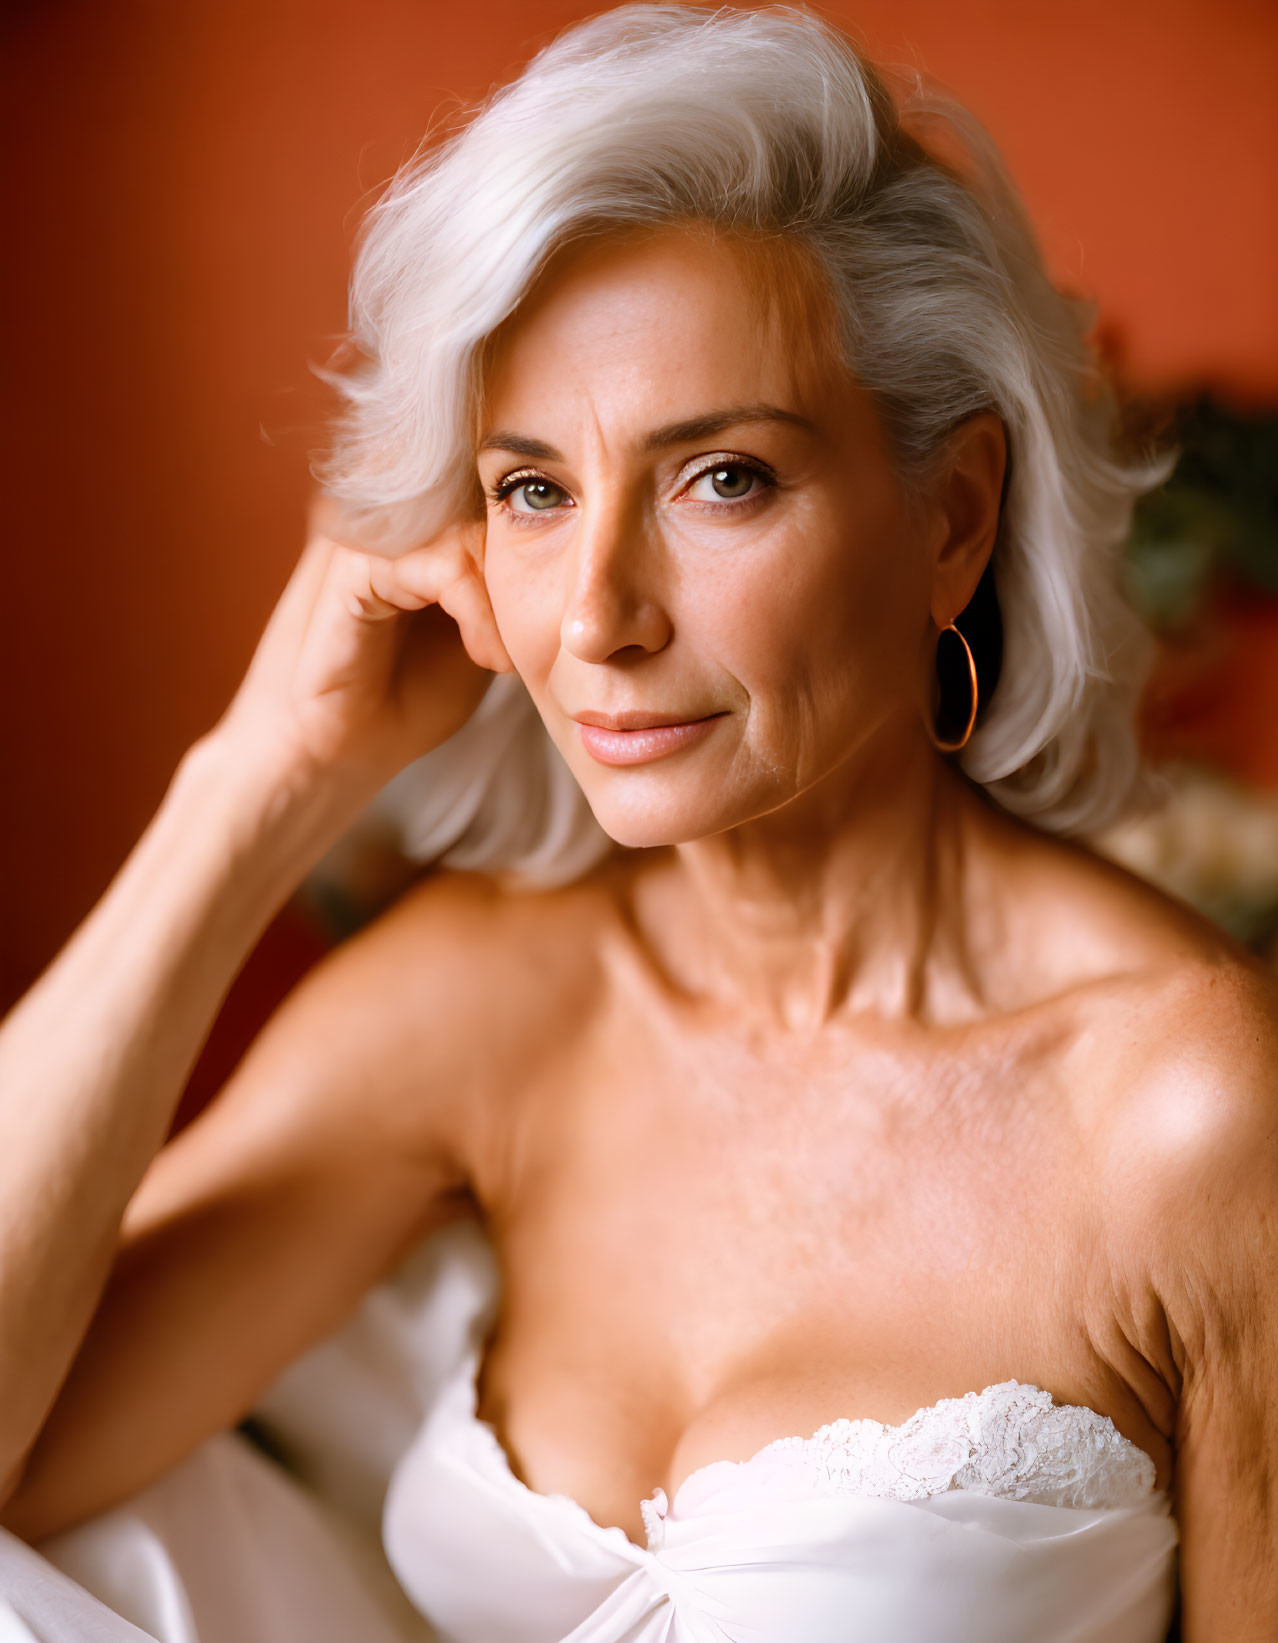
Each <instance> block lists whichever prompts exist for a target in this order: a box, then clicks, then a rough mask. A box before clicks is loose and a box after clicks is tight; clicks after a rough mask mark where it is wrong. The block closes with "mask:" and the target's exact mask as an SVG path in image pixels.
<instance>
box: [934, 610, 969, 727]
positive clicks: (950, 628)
mask: <svg viewBox="0 0 1278 1643" xmlns="http://www.w3.org/2000/svg"><path fill="white" fill-rule="evenodd" d="M947 633H953V634H956V635H957V636H958V639H959V641H960V642H961V643H962V646H963V649H964V651H965V652H966V658H967V677H968V691H969V694H970V696H971V707H970V709H969V710H968V715H967V725H966V726H965V728H964V731H963V734H962V735H961V736H960V737H959V739H958V740H957V741H945V740H941V739H939V738H938V737H937V734H936V707H937V704H938V703H939V701H940V700H941V697H942V695H943V692H942V690H941V681H940V677H939V673H938V674H937V675H935V676H934V679H933V685H934V690H933V697H934V700H933V705H932V724H931V725H930V726H929V730H930V732H931V736H932V745H933V747H935V748H936V749H937V751H938V752H941V753H957V752H958V750H959V748H961V747H965V746H966V745H967V739H968V737H969V736H970V735H971V734H972V726H973V725H974V724H975V723H976V704H977V698H978V692H977V686H976V658H975V657H974V656H973V655H972V647H971V645H969V644H968V642H967V640H966V639H964V637H963V635H962V634H961V633H959V630H958V628H956V627H955V625H954V623H953V622H947V623H946V624H945V626H944V627H943V628H942V629H941V631H940V633H939V634H938V635H937V638H936V653H937V660H938V662H939V660H940V654H941V639H942V638H943V637H944V635H945V634H947Z"/></svg>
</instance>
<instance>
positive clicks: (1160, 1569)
mask: <svg viewBox="0 0 1278 1643" xmlns="http://www.w3.org/2000/svg"><path fill="white" fill-rule="evenodd" d="M496 1301H497V1270H496V1264H495V1261H494V1259H493V1255H492V1250H491V1246H490V1245H489V1243H488V1240H487V1239H486V1237H485V1236H484V1235H483V1233H482V1231H481V1230H480V1228H479V1227H478V1225H477V1223H475V1222H474V1221H473V1220H471V1219H469V1218H467V1219H464V1220H461V1221H458V1222H455V1223H453V1224H452V1225H450V1226H448V1227H445V1228H442V1229H441V1230H440V1231H439V1232H438V1233H436V1234H435V1235H434V1237H433V1238H431V1239H430V1240H428V1241H427V1243H426V1244H425V1245H423V1246H422V1248H421V1249H420V1250H419V1251H417V1252H416V1253H415V1254H414V1256H413V1257H412V1258H411V1259H410V1260H409V1261H408V1262H406V1263H405V1265H404V1266H403V1267H402V1268H401V1269H400V1271H399V1272H398V1273H397V1274H396V1275H395V1276H394V1277H393V1278H392V1279H391V1280H389V1281H388V1282H387V1283H385V1284H383V1285H380V1286H379V1287H378V1289H376V1290H374V1291H373V1292H372V1293H371V1294H370V1295H369V1296H367V1297H366V1298H365V1301H364V1302H363V1304H362V1305H361V1307H360V1308H359V1309H358V1311H357V1312H356V1314H355V1315H354V1316H353V1317H352V1319H351V1320H350V1322H349V1323H348V1324H347V1325H346V1326H345V1327H344V1328H343V1329H342V1330H340V1331H339V1332H338V1333H337V1334H336V1335H335V1336H334V1337H333V1338H332V1339H330V1340H329V1341H326V1342H324V1343H323V1344H322V1345H320V1346H319V1347H317V1348H316V1349H315V1350H314V1351H313V1352H311V1353H308V1354H307V1355H306V1356H305V1357H304V1358H302V1359H301V1360H299V1361H298V1362H297V1363H296V1364H294V1365H293V1366H292V1367H291V1368H290V1369H289V1370H288V1371H287V1372H286V1374H285V1375H283V1376H281V1377H280V1379H279V1381H278V1382H277V1383H276V1385H275V1386H274V1387H272V1388H271V1390H270V1392H269V1393H268V1394H267V1396H266V1397H265V1398H264V1399H263V1400H262V1401H261V1403H260V1405H259V1408H258V1411H257V1415H258V1419H259V1422H260V1424H261V1425H262V1426H263V1427H264V1428H265V1435H266V1436H267V1437H268V1439H269V1441H270V1444H271V1446H272V1448H273V1449H274V1450H275V1451H276V1452H277V1453H279V1455H280V1456H281V1458H282V1459H283V1461H284V1462H285V1464H286V1465H287V1467H288V1471H285V1470H284V1469H283V1468H282V1467H281V1466H278V1465H276V1463H275V1462H274V1461H271V1460H268V1459H267V1458H266V1457H265V1456H264V1455H262V1454H261V1453H259V1452H258V1451H257V1450H256V1449H255V1448H254V1447H253V1446H252V1445H251V1444H249V1443H248V1441H247V1440H246V1439H245V1438H244V1437H243V1436H241V1435H240V1434H238V1433H223V1434H219V1435H218V1436H216V1437H215V1438H213V1439H210V1440H209V1442H208V1443H206V1444H205V1445H202V1446H201V1448H200V1449H199V1450H198V1451H197V1452H196V1453H195V1454H194V1455H192V1456H191V1457H189V1458H188V1460H187V1461H185V1462H183V1463H182V1464H181V1465H180V1466H178V1467H175V1468H173V1470H172V1471H171V1472H170V1473H168V1474H166V1475H165V1477H163V1478H161V1479H159V1480H157V1482H156V1483H155V1484H153V1485H151V1486H150V1488H149V1489H147V1490H144V1491H142V1492H141V1494H139V1495H137V1496H135V1497H134V1498H133V1499H131V1500H129V1501H126V1502H124V1503H122V1504H121V1505H120V1506H119V1507H117V1508H115V1509H114V1510H113V1511H112V1512H108V1513H103V1514H101V1515H100V1516H99V1517H97V1518H94V1519H91V1520H90V1521H89V1522H88V1523H85V1524H82V1525H80V1526H79V1527H78V1528H75V1529H72V1530H70V1531H67V1532H66V1533H65V1534H63V1535H60V1536H55V1537H52V1538H51V1539H50V1540H48V1541H45V1542H42V1543H41V1545H40V1546H39V1547H38V1548H37V1549H36V1550H32V1549H31V1548H29V1547H26V1546H23V1545H22V1543H21V1542H19V1541H17V1540H16V1539H15V1538H14V1537H13V1536H12V1535H6V1534H4V1532H3V1531H0V1594H3V1598H2V1600H0V1643H150V1640H152V1639H158V1640H159V1643H297V1640H300V1639H305V1640H306V1643H426V1640H427V1639H434V1638H439V1639H441V1640H443V1643H799V1640H800V1639H801V1640H802V1643H1027V1640H1028V1639H1030V1638H1032V1639H1034V1643H1163V1639H1164V1637H1165V1633H1166V1629H1167V1625H1168V1623H1169V1620H1170V1615H1171V1610H1172V1604H1173V1600H1174V1593H1175V1552H1176V1544H1177V1528H1176V1524H1175V1522H1174V1520H1173V1519H1172V1518H1171V1516H1170V1515H1169V1511H1168V1503H1167V1499H1166V1496H1165V1495H1163V1494H1161V1493H1156V1492H1154V1491H1153V1490H1152V1489H1150V1488H1148V1487H1147V1486H1148V1483H1149V1469H1148V1465H1147V1464H1143V1463H1142V1461H1141V1458H1140V1451H1138V1450H1136V1449H1135V1447H1134V1446H1131V1445H1126V1440H1122V1439H1121V1437H1120V1438H1119V1439H1118V1441H1117V1442H1116V1441H1115V1434H1114V1433H1113V1431H1112V1430H1109V1429H1108V1428H1109V1427H1110V1426H1112V1423H1105V1422H1103V1420H1101V1419H1100V1418H1099V1417H1096V1416H1095V1415H1094V1414H1092V1413H1091V1412H1090V1411H1085V1410H1079V1411H1075V1412H1074V1413H1073V1414H1072V1415H1071V1414H1069V1413H1068V1412H1067V1411H1059V1410H1057V1411H1051V1410H1047V1409H1044V1408H1043V1407H1042V1402H1041V1398H1040V1399H1039V1400H1038V1401H1036V1400H1035V1399H1033V1398H1032V1397H1031V1398H1029V1399H1028V1400H1026V1399H1024V1398H1022V1397H1020V1396H1019V1394H1018V1395H1017V1396H1015V1397H1013V1396H1011V1395H1010V1394H1009V1393H1007V1392H1006V1390H1000V1389H998V1388H995V1389H990V1391H992V1392H993V1393H994V1394H996V1395H995V1396H993V1397H990V1396H989V1395H988V1394H982V1395H981V1397H980V1398H976V1399H965V1400H954V1402H955V1410H956V1412H955V1413H954V1414H953V1415H950V1414H943V1415H942V1416H938V1414H937V1413H936V1411H931V1412H920V1413H921V1414H924V1415H926V1417H927V1418H926V1419H924V1420H922V1421H919V1422H916V1423H915V1425H914V1426H912V1427H910V1430H909V1442H908V1443H906V1444H905V1445H903V1446H901V1447H897V1445H896V1443H895V1437H894V1429H890V1428H878V1429H877V1431H875V1430H873V1428H874V1427H875V1426H876V1423H873V1422H869V1423H859V1422H851V1423H848V1422H836V1423H834V1426H833V1427H832V1428H830V1429H824V1430H825V1433H826V1436H825V1437H824V1438H823V1439H821V1440H820V1441H816V1440H809V1439H803V1440H799V1439H795V1440H783V1441H782V1442H781V1443H779V1444H776V1445H770V1446H769V1447H768V1449H767V1450H766V1451H764V1452H762V1453H761V1455H760V1456H758V1457H756V1458H755V1460H754V1461H752V1462H747V1463H743V1464H740V1465H739V1464H737V1463H733V1462H719V1463H716V1464H714V1465H711V1466H708V1467H704V1468H702V1469H701V1470H700V1471H699V1472H697V1473H694V1474H693V1476H692V1477H691V1478H689V1479H688V1480H687V1481H686V1482H685V1484H684V1485H683V1486H682V1487H681V1488H680V1489H679V1491H678V1492H677V1493H676V1495H675V1497H674V1500H673V1501H667V1500H666V1499H665V1496H664V1494H663V1493H662V1491H660V1490H656V1491H655V1492H654V1496H653V1498H652V1499H650V1500H649V1501H646V1502H644V1503H643V1518H644V1522H645V1526H646V1529H647V1537H646V1538H647V1541H648V1544H647V1546H646V1547H645V1546H637V1545H635V1544H634V1543H632V1542H631V1541H630V1540H629V1539H628V1538H627V1536H626V1535H625V1534H624V1533H623V1532H622V1531H621V1530H620V1529H618V1528H615V1527H604V1526H600V1525H598V1524H596V1523H595V1522H594V1520H593V1519H591V1518H590V1517H589V1515H588V1514H587V1513H586V1512H585V1511H584V1509H583V1508H582V1507H581V1506H579V1505H578V1504H577V1503H576V1502H575V1501H572V1500H570V1499H569V1498H568V1497H566V1496H562V1495H541V1494H537V1493H535V1492H534V1491H533V1490H531V1489H528V1488H527V1487H526V1486H525V1485H524V1484H523V1483H521V1482H520V1481H519V1480H518V1479H517V1478H516V1477H515V1475H514V1473H513V1471H512V1470H511V1468H510V1465H509V1462H508V1460H507V1458H506V1456H505V1455H504V1453H503V1452H502V1450H501V1447H500V1444H499V1443H498V1441H497V1438H496V1434H495V1433H494V1431H493V1430H492V1428H491V1427H490V1426H488V1425H487V1424H486V1423H485V1422H482V1421H479V1420H478V1419H476V1417H475V1387H474V1372H475V1369H476V1367H477V1364H478V1362H479V1356H478V1354H479V1349H480V1346H481V1343H482V1341H483V1340H484V1338H485V1336H486V1334H487V1331H488V1329H489V1327H490V1324H491V1320H492V1317H493V1315H494V1312H495V1307H496ZM1010 1384H1012V1383H1009V1385H1010ZM1025 1390H1026V1391H1027V1392H1032V1391H1033V1390H1034V1389H1025ZM1049 1402H1050V1400H1049ZM960 1415H961V1417H962V1418H961V1419H960V1418H959V1417H960ZM991 1421H994V1422H996V1423H997V1422H1001V1423H1002V1424H1001V1425H991V1424H990V1423H991ZM907 1425H908V1423H907ZM895 1431H896V1432H904V1431H905V1428H904V1427H903V1428H900V1429H895ZM996 1432H997V1437H996V1436H995V1434H996ZM831 1434H833V1436H834V1437H835V1438H836V1439H837V1442H833V1443H832V1442H831V1441H830V1437H831ZM1072 1443H1076V1445H1077V1452H1076V1453H1073V1454H1071V1449H1070V1446H1071V1444H1072ZM894 1456H895V1457H897V1458H898V1459H901V1460H902V1464H903V1466H904V1470H899V1472H898V1474H897V1477H896V1481H893V1476H894V1474H893V1467H895V1466H896V1464H897V1460H896V1459H894V1458H893V1457H894ZM907 1456H908V1459H905V1458H904V1457H907ZM1146 1463H1147V1457H1146ZM950 1473H952V1474H953V1476H954V1477H955V1478H961V1479H962V1480H963V1481H964V1482H965V1483H966V1485H967V1486H966V1487H962V1488H954V1487H945V1479H946V1477H947V1476H948V1475H949V1474H950ZM885 1478H886V1479H887V1480H888V1481H887V1484H886V1485H885V1484H884V1479H885ZM920 1478H923V1479H924V1481H925V1483H926V1484H927V1486H928V1487H932V1486H935V1487H936V1488H938V1489H939V1490H940V1491H941V1492H939V1493H934V1494H927V1493H920V1492H919V1486H918V1485H919V1479H920ZM1045 1480H1048V1481H1047V1483H1045ZM867 1482H868V1483H869V1484H870V1485H871V1487H872V1488H873V1489H875V1490H880V1491H881V1490H882V1489H884V1487H887V1489H888V1490H889V1494H888V1495H884V1494H882V1493H878V1494H873V1493H871V1494H867V1493H865V1492H864V1491H865V1488H866V1485H867ZM1049 1484H1050V1488H1051V1489H1055V1490H1058V1491H1060V1492H1061V1496H1060V1498H1062V1499H1064V1498H1067V1497H1068V1498H1071V1499H1074V1500H1078V1501H1083V1502H1084V1503H1085V1504H1081V1505H1079V1504H1075V1505H1063V1504H1047V1503H1045V1501H1044V1500H1043V1499H1041V1498H1040V1499H1033V1498H1028V1496H1029V1495H1031V1494H1033V1492H1034V1491H1035V1489H1041V1488H1045V1487H1048V1485H1049ZM973 1485H976V1486H975V1487H973ZM1000 1490H1003V1491H1010V1493H1000V1492H999V1491H1000ZM891 1491H895V1493H896V1496H897V1498H891ZM1071 1492H1072V1493H1071ZM1120 1499H1121V1500H1122V1502H1123V1503H1122V1504H1114V1503H1113V1502H1115V1501H1118V1500H1120ZM383 1529H384V1533H385V1550H384V1549H383V1545H382V1539H381V1535H382V1532H383ZM387 1553H389V1562H388V1560H387ZM392 1568H393V1570H394V1574H392V1572H391V1571H392ZM395 1575H398V1583H397V1582H396V1580H395ZM401 1586H402V1589H401ZM406 1592H407V1593H408V1594H411V1595H412V1597H413V1598H414V1600H415V1602H416V1604H417V1606H418V1607H417V1608H416V1609H415V1608H414V1607H413V1606H412V1605H411V1604H410V1603H409V1602H408V1599H407V1597H406V1596H405V1593H406ZM98 1599H101V1600H102V1601H101V1602H99V1601H97V1600H98ZM103 1603H105V1604H106V1605H109V1606H108V1607H104V1606H103ZM418 1610H420V1611H422V1613H424V1614H425V1615H429V1616H430V1620H431V1621H432V1622H433V1623H434V1627H437V1628H438V1630H436V1629H434V1628H433V1627H432V1625H431V1624H429V1623H428V1622H427V1620H426V1619H424V1618H422V1614H419V1612H418Z"/></svg>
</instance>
